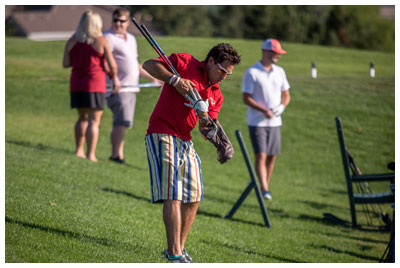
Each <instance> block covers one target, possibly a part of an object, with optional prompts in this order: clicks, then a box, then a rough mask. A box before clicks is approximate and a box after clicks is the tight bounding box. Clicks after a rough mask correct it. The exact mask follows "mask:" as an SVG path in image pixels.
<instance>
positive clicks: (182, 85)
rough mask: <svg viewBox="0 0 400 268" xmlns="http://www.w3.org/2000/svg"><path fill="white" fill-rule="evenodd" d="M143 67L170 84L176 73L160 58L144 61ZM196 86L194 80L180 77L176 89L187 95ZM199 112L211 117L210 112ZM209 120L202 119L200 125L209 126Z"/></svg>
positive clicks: (205, 116)
mask: <svg viewBox="0 0 400 268" xmlns="http://www.w3.org/2000/svg"><path fill="white" fill-rule="evenodd" d="M143 69H145V70H146V71H147V72H148V73H149V74H150V75H152V76H153V77H155V78H157V79H158V80H161V81H163V82H164V83H168V84H169V81H170V80H171V77H172V76H173V75H174V74H173V73H171V71H170V70H168V69H167V68H166V67H165V66H164V65H163V64H162V62H161V61H160V60H158V59H150V60H147V61H145V62H144V63H143ZM195 86H196V84H195V83H193V82H192V81H190V80H188V79H185V78H181V79H179V81H178V83H177V84H176V85H175V89H176V91H178V93H179V94H180V95H182V96H183V97H185V95H189V90H193V88H194V87H195ZM197 114H198V116H199V118H208V117H209V116H208V113H204V112H201V111H199V110H197ZM208 121H209V120H207V122H202V120H200V125H202V126H207V125H209V124H210V123H211V122H208Z"/></svg>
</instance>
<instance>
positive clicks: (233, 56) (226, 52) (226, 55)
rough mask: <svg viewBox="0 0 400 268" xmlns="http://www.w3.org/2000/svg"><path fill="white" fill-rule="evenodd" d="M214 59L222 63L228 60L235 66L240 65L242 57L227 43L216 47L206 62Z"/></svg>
mask: <svg viewBox="0 0 400 268" xmlns="http://www.w3.org/2000/svg"><path fill="white" fill-rule="evenodd" d="M210 57H213V58H214V60H215V62H217V63H222V62H223V61H225V60H227V61H229V62H230V63H231V64H233V65H237V64H239V63H240V56H239V54H238V53H237V51H236V50H235V49H234V48H233V47H232V46H231V45H230V44H226V43H220V44H218V45H216V46H214V47H213V48H212V49H211V50H210V52H208V55H207V57H206V62H208V60H209V59H210Z"/></svg>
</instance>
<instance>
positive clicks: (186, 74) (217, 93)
mask: <svg viewBox="0 0 400 268" xmlns="http://www.w3.org/2000/svg"><path fill="white" fill-rule="evenodd" d="M169 60H170V61H171V63H172V64H173V65H174V67H175V69H176V70H177V71H178V73H179V74H180V75H181V77H182V78H186V79H189V80H190V81H192V82H194V83H195V84H196V87H195V88H196V89H197V91H198V92H199V94H200V96H201V97H202V99H203V100H206V99H208V102H209V105H210V106H209V107H208V110H209V115H210V117H211V118H212V119H218V114H219V112H220V110H221V106H222V102H223V100H224V97H223V96H222V93H221V90H220V89H219V85H218V84H214V85H211V86H208V80H207V74H206V70H205V66H206V64H205V62H204V61H199V60H197V59H196V58H194V57H193V56H192V55H190V54H187V53H180V54H171V56H169ZM166 67H167V66H166ZM207 86H208V87H207ZM185 102H186V103H189V102H188V101H187V100H186V99H185V98H184V97H183V96H182V95H181V94H179V93H178V91H177V90H176V89H175V87H173V86H171V85H169V84H167V83H165V84H164V87H163V89H162V91H161V95H160V97H159V99H158V102H157V104H156V107H155V108H154V111H153V113H152V115H151V117H150V121H149V128H148V129H147V135H148V134H151V133H160V134H169V135H172V136H176V137H178V138H180V139H182V140H191V139H192V136H191V135H190V132H191V131H192V130H193V128H195V126H196V123H197V120H198V117H197V116H196V114H195V112H194V110H193V109H192V108H189V107H187V106H185V105H184V103H185Z"/></svg>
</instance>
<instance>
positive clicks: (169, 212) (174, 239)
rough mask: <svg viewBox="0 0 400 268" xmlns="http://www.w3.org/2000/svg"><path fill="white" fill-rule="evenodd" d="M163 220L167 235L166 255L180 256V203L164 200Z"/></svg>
mask: <svg viewBox="0 0 400 268" xmlns="http://www.w3.org/2000/svg"><path fill="white" fill-rule="evenodd" d="M163 218H164V225H165V230H166V233H167V242H168V254H169V255H172V256H178V255H181V254H182V249H183V248H181V228H182V218H181V201H177V200H165V201H164V209H163Z"/></svg>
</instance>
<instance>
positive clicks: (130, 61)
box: [104, 28, 140, 94]
mask: <svg viewBox="0 0 400 268" xmlns="http://www.w3.org/2000/svg"><path fill="white" fill-rule="evenodd" d="M104 37H105V38H107V40H108V43H109V44H110V48H111V51H112V54H113V56H114V59H115V61H116V62H117V65H118V78H119V80H120V81H121V84H122V86H135V85H136V86H137V85H138V84H139V61H138V52H137V43H136V39H135V37H134V36H133V35H132V34H130V33H126V38H124V37H123V36H122V35H119V34H115V33H114V32H113V30H112V28H110V29H109V30H108V31H106V32H105V33H104ZM110 84H111V85H112V80H110V79H109V77H108V76H107V85H110ZM139 91H140V88H139V87H121V89H120V91H119V92H139ZM107 93H108V94H111V93H110V92H107Z"/></svg>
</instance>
